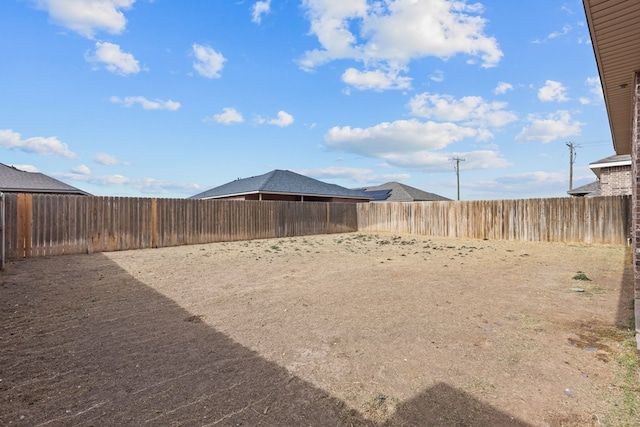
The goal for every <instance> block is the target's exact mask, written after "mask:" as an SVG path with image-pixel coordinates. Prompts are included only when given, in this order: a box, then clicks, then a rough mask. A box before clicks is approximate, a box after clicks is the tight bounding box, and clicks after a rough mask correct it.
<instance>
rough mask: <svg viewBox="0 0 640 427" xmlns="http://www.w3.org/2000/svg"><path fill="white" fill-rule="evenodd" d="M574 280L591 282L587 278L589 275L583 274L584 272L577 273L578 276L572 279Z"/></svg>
mask: <svg viewBox="0 0 640 427" xmlns="http://www.w3.org/2000/svg"><path fill="white" fill-rule="evenodd" d="M572 279H573V280H583V281H587V282H590V281H591V279H589V278H588V277H587V275H586V274H584V272H582V271H578V272H577V273H576V275H575V276H573V277H572Z"/></svg>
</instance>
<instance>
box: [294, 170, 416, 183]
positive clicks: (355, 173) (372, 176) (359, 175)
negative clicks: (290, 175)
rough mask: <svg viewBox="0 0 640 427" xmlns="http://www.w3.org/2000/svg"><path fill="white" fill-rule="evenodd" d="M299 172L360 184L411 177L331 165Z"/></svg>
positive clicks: (404, 174) (402, 174) (409, 176)
mask: <svg viewBox="0 0 640 427" xmlns="http://www.w3.org/2000/svg"><path fill="white" fill-rule="evenodd" d="M296 172H298V173H299V174H302V175H305V176H311V177H314V178H315V179H320V180H322V179H344V180H349V181H352V182H356V183H358V184H368V183H377V184H379V183H380V182H381V181H384V182H388V181H403V180H407V179H409V178H411V175H409V174H407V173H398V174H376V173H374V172H373V171H372V170H371V169H362V168H349V167H336V166H329V167H326V168H317V169H304V170H297V171H296Z"/></svg>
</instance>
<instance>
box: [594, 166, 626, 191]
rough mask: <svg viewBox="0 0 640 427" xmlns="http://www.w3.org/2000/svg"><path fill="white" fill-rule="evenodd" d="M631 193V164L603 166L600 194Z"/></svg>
mask: <svg viewBox="0 0 640 427" xmlns="http://www.w3.org/2000/svg"><path fill="white" fill-rule="evenodd" d="M631 193H632V191H631V165H628V166H613V167H609V168H602V171H601V172H600V195H602V196H627V195H630V194H631Z"/></svg>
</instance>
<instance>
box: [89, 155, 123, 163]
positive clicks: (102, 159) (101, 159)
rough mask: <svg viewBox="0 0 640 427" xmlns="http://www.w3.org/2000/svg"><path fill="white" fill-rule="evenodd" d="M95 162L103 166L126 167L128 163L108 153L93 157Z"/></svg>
mask: <svg viewBox="0 0 640 427" xmlns="http://www.w3.org/2000/svg"><path fill="white" fill-rule="evenodd" d="M93 161H94V162H96V163H98V164H101V165H126V164H127V162H123V161H122V160H119V159H118V158H117V157H116V156H112V155H111V154H107V153H97V154H96V155H95V156H93Z"/></svg>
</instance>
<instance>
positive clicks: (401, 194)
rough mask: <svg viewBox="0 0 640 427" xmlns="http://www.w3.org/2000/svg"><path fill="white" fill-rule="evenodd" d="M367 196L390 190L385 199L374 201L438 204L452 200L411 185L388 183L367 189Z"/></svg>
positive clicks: (375, 199)
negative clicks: (370, 193)
mask: <svg viewBox="0 0 640 427" xmlns="http://www.w3.org/2000/svg"><path fill="white" fill-rule="evenodd" d="M364 190H365V194H366V193H368V192H376V193H377V192H379V191H382V190H388V191H389V195H388V197H387V198H385V199H379V198H375V197H374V201H385V202H436V201H447V200H451V199H448V198H446V197H443V196H440V195H438V194H434V193H428V192H426V191H422V190H420V189H418V188H415V187H411V186H409V185H405V184H401V183H399V182H387V183H385V184H382V185H378V186H376V187H367V188H365V189H364ZM376 193H374V194H376Z"/></svg>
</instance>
